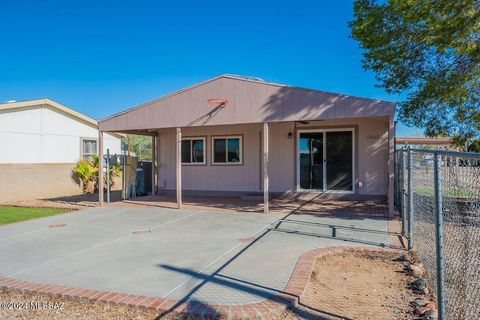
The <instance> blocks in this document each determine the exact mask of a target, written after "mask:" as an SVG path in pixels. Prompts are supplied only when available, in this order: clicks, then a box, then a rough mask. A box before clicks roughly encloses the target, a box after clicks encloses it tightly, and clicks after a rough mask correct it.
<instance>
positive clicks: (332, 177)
mask: <svg viewBox="0 0 480 320" xmlns="http://www.w3.org/2000/svg"><path fill="white" fill-rule="evenodd" d="M353 137H354V131H353V129H341V130H340V129H338V130H337V129H335V130H300V131H299V132H298V135H297V144H298V152H297V189H299V190H307V191H308V190H310V191H340V192H353V191H354V188H353V187H354V183H353V179H354V158H353V150H354V140H353Z"/></svg>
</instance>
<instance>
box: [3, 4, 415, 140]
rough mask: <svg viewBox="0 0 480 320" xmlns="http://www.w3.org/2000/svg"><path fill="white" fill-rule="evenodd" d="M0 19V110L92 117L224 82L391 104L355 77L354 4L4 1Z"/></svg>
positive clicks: (364, 76)
mask: <svg viewBox="0 0 480 320" xmlns="http://www.w3.org/2000/svg"><path fill="white" fill-rule="evenodd" d="M0 12H1V15H2V18H1V19H0V30H1V32H0V48H1V50H0V101H6V100H12V99H13V100H28V99H37V98H42V97H49V98H51V99H54V100H56V101H58V102H60V103H63V104H65V105H67V106H69V107H72V108H74V109H76V110H78V111H80V112H83V113H85V114H87V115H89V116H92V117H94V118H101V117H104V116H108V115H110V114H113V113H116V112H118V111H121V110H123V109H126V108H128V107H132V106H135V105H137V104H140V103H142V102H145V101H148V100H151V99H154V98H157V97H159V96H162V95H164V94H167V93H169V92H172V91H175V90H177V89H180V88H183V87H185V86H188V85H191V84H194V83H196V82H199V81H203V80H205V79H208V78H211V77H214V76H216V75H219V74H223V73H233V74H241V75H252V76H257V77H261V78H263V79H265V80H267V81H272V82H279V83H286V84H291V85H296V86H302V87H307V88H314V89H319V90H325V91H333V92H339V93H345V94H352V95H358V96H364V97H369V98H376V99H383V100H390V101H397V100H398V99H399V98H398V97H395V96H389V95H388V94H386V93H385V92H384V91H383V90H382V89H379V88H376V87H375V79H374V76H373V74H372V73H371V72H366V71H364V70H363V69H362V67H361V59H362V55H361V51H360V49H359V48H358V44H357V43H356V42H355V41H354V40H353V39H351V38H350V37H349V34H350V30H349V28H348V26H347V23H348V21H349V20H351V18H352V1H347V0H339V1H318V0H317V1H301V0H299V1H289V2H286V3H285V4H283V3H282V1H278V0H277V1H270V0H268V1H267V0H265V1H259V0H257V1H240V0H239V1H178V0H177V1H169V2H167V1H145V0H139V1H2V2H1V4H0ZM420 132H421V130H419V129H411V128H406V127H405V126H403V125H401V124H400V125H399V135H415V134H416V133H420Z"/></svg>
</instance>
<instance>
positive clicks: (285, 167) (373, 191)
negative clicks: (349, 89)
mask: <svg viewBox="0 0 480 320" xmlns="http://www.w3.org/2000/svg"><path fill="white" fill-rule="evenodd" d="M339 126H340V127H342V126H343V127H354V128H355V133H356V139H355V146H356V148H355V149H356V150H355V162H356V164H355V177H356V189H357V193H358V194H365V195H386V194H387V190H388V118H386V117H375V118H361V119H335V120H325V121H310V122H309V124H307V125H302V124H299V123H294V122H281V123H272V124H270V127H269V131H270V169H269V176H270V191H271V192H291V191H295V187H296V163H295V158H296V141H295V140H296V138H295V137H296V129H302V128H334V127H339ZM261 128H262V125H261V124H247V125H231V126H211V127H187V128H183V129H182V134H183V136H184V137H187V136H203V137H206V138H207V165H203V166H202V165H198V166H191V165H184V166H182V189H184V190H195V191H228V192H258V191H261V190H262V179H261V176H262V175H261V174H262V171H261V170H262V169H261V168H262V166H261ZM289 132H292V135H293V136H292V138H291V139H288V133H289ZM214 135H243V165H238V166H236V165H235V166H231V165H230V166H229V165H224V166H219V165H213V166H212V165H211V153H212V150H211V139H212V136H214ZM158 142H159V143H158V157H159V161H158V164H159V165H158V174H159V177H158V179H159V189H160V191H162V190H173V189H175V185H176V184H175V129H164V130H162V131H160V132H159V138H158ZM358 182H362V185H363V187H358V185H359V184H358Z"/></svg>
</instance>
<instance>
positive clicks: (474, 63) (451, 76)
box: [350, 0, 480, 148]
mask: <svg viewBox="0 0 480 320" xmlns="http://www.w3.org/2000/svg"><path fill="white" fill-rule="evenodd" d="M350 27H351V30H352V36H353V38H354V39H356V40H358V41H359V42H360V45H361V47H362V49H363V51H364V53H363V54H364V60H363V66H364V68H365V69H369V70H372V71H374V72H375V75H376V79H377V81H378V86H379V87H382V88H384V89H385V90H386V91H387V92H388V93H391V94H399V93H406V99H405V100H404V101H402V102H400V104H399V107H400V108H399V109H400V110H399V116H400V120H401V121H402V122H404V123H405V124H407V125H410V126H412V125H413V126H417V127H423V128H425V134H426V135H427V136H445V135H450V136H453V137H457V139H455V141H458V142H459V143H460V141H463V142H464V144H463V145H460V146H462V147H464V148H465V147H466V146H468V145H471V144H472V143H474V141H475V139H478V138H480V2H479V1H478V0H455V1H452V0H386V1H381V2H378V3H377V1H375V0H355V2H354V20H353V21H351V22H350Z"/></svg>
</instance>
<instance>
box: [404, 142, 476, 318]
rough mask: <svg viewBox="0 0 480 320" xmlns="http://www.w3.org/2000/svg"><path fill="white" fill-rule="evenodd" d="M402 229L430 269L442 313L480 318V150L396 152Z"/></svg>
mask: <svg viewBox="0 0 480 320" xmlns="http://www.w3.org/2000/svg"><path fill="white" fill-rule="evenodd" d="M395 174H396V179H395V206H396V209H397V210H398V212H399V213H400V215H401V216H402V222H403V223H402V224H403V226H402V233H403V234H404V235H405V236H407V238H408V247H409V250H410V249H414V250H415V251H416V252H417V254H418V257H419V259H420V260H421V262H422V263H423V264H424V266H425V269H426V270H427V273H428V274H427V282H428V284H429V286H430V287H431V288H432V289H433V290H434V292H436V298H437V302H438V307H439V310H438V311H439V318H440V319H480V305H479V303H478V299H479V297H480V279H479V276H478V274H479V272H480V249H479V248H480V154H479V153H467V152H455V151H443V150H442V151H440V150H416V149H410V148H403V149H399V150H397V151H396V154H395Z"/></svg>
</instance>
